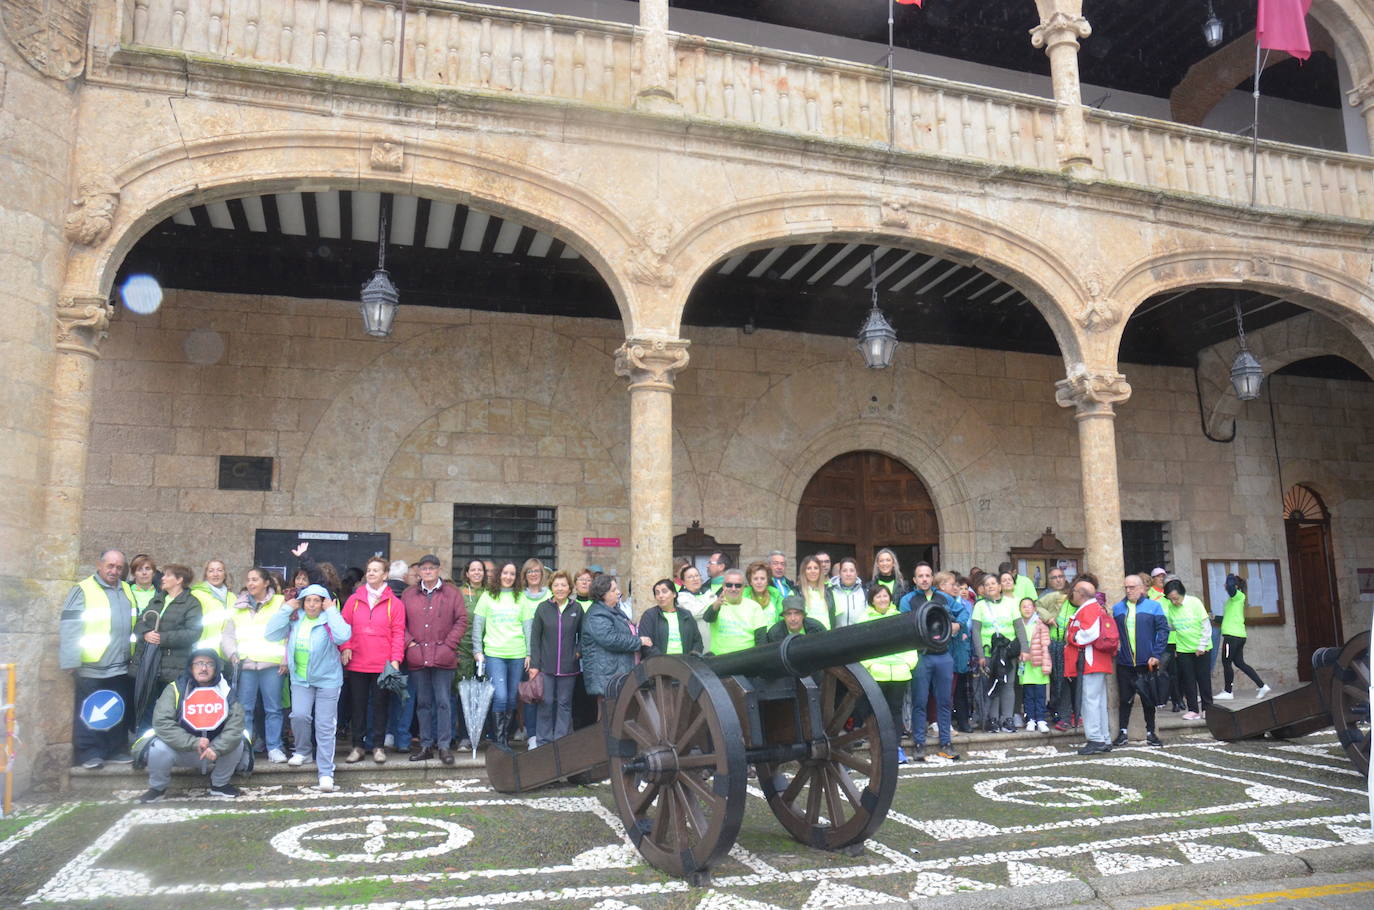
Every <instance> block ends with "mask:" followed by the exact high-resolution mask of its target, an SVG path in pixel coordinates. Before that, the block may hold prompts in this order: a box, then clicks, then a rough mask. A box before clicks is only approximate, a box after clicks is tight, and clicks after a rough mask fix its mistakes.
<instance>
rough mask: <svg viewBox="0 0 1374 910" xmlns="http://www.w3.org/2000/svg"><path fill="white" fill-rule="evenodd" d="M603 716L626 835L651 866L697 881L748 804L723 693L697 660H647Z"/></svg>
mask: <svg viewBox="0 0 1374 910" xmlns="http://www.w3.org/2000/svg"><path fill="white" fill-rule="evenodd" d="M608 709H609V710H610V712H611V713H610V719H609V721H608V723H607V728H606V729H607V734H606V735H607V742H608V752H609V754H610V756H611V758H610V781H611V790H612V792H613V793H614V795H615V801H616V808H617V810H618V812H619V814H620V818H621V821H622V822H623V823H624V825H625V829H626V832H627V833H628V834H629V836H630V839H631V840H632V841H633V842H634V843H635V844H636V846H638V848H639V851H640V852H641V853H642V854H643V855H644V858H645V859H646V860H648V862H649V863H650V864H651V865H653V866H654V867H655V868H657V869H660V870H662V871H664V872H667V873H669V874H670V875H675V876H679V877H682V878H687V879H689V880H694V879H703V880H704V878H705V876H706V874H707V871H708V870H709V868H710V866H711V865H712V864H713V863H715V862H717V861H718V860H719V859H720V858H721V857H723V856H724V855H725V854H726V853H727V852H728V851H729V849H730V846H731V845H732V844H733V843H734V842H735V837H736V836H737V835H738V834H739V827H740V823H741V822H742V821H743V818H744V806H745V802H746V800H747V798H748V797H747V795H746V790H745V786H746V784H747V782H748V775H747V770H748V769H747V765H746V763H745V754H744V736H743V733H742V732H741V730H740V723H739V718H738V716H737V715H736V713H735V710H734V706H733V705H732V704H731V702H730V698H729V696H728V695H727V694H726V691H725V688H724V686H723V685H722V684H721V682H720V680H719V679H718V678H716V676H715V675H714V674H712V673H711V672H710V671H709V670H707V669H705V667H704V666H703V665H702V664H701V662H700V661H699V660H697V659H695V658H684V657H677V656H674V657H653V658H650V659H649V660H647V661H645V662H643V663H641V664H639V665H638V666H637V667H635V668H634V670H633V671H631V672H630V674H629V675H628V676H627V677H626V679H625V682H624V685H623V686H622V687H621V689H620V694H619V696H618V697H617V698H616V700H615V703H614V705H613V706H611V705H608ZM722 782H723V783H724V786H723V787H722V786H721V784H722ZM717 790H719V791H720V792H717Z"/></svg>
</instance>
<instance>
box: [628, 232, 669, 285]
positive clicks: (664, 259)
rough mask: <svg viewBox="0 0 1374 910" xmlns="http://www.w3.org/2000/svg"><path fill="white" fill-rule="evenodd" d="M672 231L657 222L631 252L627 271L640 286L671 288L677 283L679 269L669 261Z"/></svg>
mask: <svg viewBox="0 0 1374 910" xmlns="http://www.w3.org/2000/svg"><path fill="white" fill-rule="evenodd" d="M671 237H672V229H671V228H669V227H668V225H667V224H665V223H663V222H661V221H656V222H654V223H653V224H651V225H649V227H648V228H647V229H646V230H645V231H644V237H643V239H642V240H641V241H640V243H639V244H638V245H636V246H635V247H634V249H633V250H631V251H630V254H629V256H628V257H627V258H626V261H625V270H626V271H627V272H629V274H630V277H631V278H632V279H634V280H635V281H636V282H638V283H639V284H647V285H649V286H651V287H658V288H669V287H672V286H673V284H674V283H675V282H676V281H677V269H676V268H674V267H673V264H672V263H671V262H669V261H668V241H669V239H670V238H671Z"/></svg>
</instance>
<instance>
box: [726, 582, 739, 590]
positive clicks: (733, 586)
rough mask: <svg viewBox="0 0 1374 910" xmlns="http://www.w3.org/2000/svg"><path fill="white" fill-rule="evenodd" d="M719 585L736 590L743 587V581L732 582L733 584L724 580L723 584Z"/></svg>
mask: <svg viewBox="0 0 1374 910" xmlns="http://www.w3.org/2000/svg"><path fill="white" fill-rule="evenodd" d="M721 587H722V588H730V589H731V590H736V589H739V588H742V587H744V582H737V583H734V584H732V583H730V582H726V583H725V584H723V585H721Z"/></svg>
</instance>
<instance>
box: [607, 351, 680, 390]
mask: <svg viewBox="0 0 1374 910" xmlns="http://www.w3.org/2000/svg"><path fill="white" fill-rule="evenodd" d="M690 344H691V342H690V341H685V340H682V339H678V338H630V339H627V340H626V341H625V343H624V344H622V345H621V346H620V347H619V348H617V349H616V352H615V374H616V375H617V376H624V377H625V378H626V379H628V380H630V388H631V389H660V390H662V391H666V392H671V391H672V390H673V377H674V376H676V375H677V373H678V371H680V370H681V369H683V368H684V367H685V366H687V360H688V357H687V346H688V345H690Z"/></svg>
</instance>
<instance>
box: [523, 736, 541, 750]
mask: <svg viewBox="0 0 1374 910" xmlns="http://www.w3.org/2000/svg"><path fill="white" fill-rule="evenodd" d="M525 748H526V749H537V748H539V737H537V736H531V737H530V741H529V742H528V743H526V744H525Z"/></svg>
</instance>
